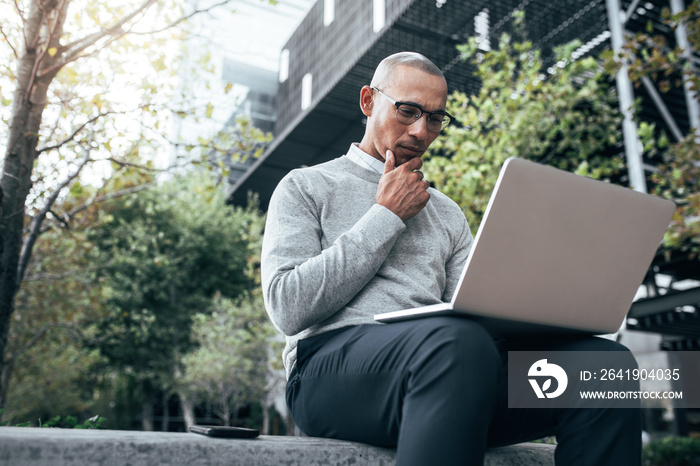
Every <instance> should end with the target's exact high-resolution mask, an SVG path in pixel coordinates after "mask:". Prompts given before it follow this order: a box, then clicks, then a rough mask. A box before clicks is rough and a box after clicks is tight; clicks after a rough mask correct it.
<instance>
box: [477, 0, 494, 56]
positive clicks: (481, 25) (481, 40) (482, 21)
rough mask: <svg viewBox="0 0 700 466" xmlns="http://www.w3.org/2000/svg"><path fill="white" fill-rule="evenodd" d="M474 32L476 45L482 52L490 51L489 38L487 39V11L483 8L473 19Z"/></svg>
mask: <svg viewBox="0 0 700 466" xmlns="http://www.w3.org/2000/svg"><path fill="white" fill-rule="evenodd" d="M474 32H476V43H477V44H479V48H480V49H481V50H483V51H484V52H488V51H489V50H491V38H490V37H489V9H488V8H484V9H483V10H481V12H480V13H479V14H478V15H476V16H475V17H474Z"/></svg>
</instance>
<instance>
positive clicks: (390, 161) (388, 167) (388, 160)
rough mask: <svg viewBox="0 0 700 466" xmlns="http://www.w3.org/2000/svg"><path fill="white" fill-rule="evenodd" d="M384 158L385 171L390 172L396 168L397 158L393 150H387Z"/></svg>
mask: <svg viewBox="0 0 700 466" xmlns="http://www.w3.org/2000/svg"><path fill="white" fill-rule="evenodd" d="M384 160H385V162H384V173H389V172H390V171H392V170H393V169H394V168H395V163H396V160H395V159H394V153H393V152H392V151H391V150H387V151H386V156H385V157H384Z"/></svg>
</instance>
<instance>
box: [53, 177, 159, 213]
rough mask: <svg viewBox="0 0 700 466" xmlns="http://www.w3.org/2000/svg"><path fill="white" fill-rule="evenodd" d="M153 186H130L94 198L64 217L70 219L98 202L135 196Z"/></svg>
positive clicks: (148, 184) (150, 184)
mask: <svg viewBox="0 0 700 466" xmlns="http://www.w3.org/2000/svg"><path fill="white" fill-rule="evenodd" d="M151 186H153V183H144V184H140V185H138V186H132V187H130V188H125V189H122V190H120V191H115V192H113V193H110V194H105V195H104V196H100V197H96V198H94V199H92V200H91V201H90V202H86V203H85V204H82V205H79V206H77V207H74V208H73V209H71V210H69V211H68V212H66V214H65V215H66V216H67V217H68V218H72V217H73V216H74V215H75V214H77V213H79V212H82V211H83V210H85V209H87V208H88V207H90V206H92V205H94V204H99V203H100V202H104V201H108V200H110V199H117V198H120V197H122V196H128V195H129V194H135V193H137V192H139V191H143V190H145V189H148V188H150V187H151Z"/></svg>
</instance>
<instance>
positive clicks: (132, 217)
mask: <svg viewBox="0 0 700 466" xmlns="http://www.w3.org/2000/svg"><path fill="white" fill-rule="evenodd" d="M207 178H210V175H205V174H200V175H197V174H188V175H186V176H181V177H176V178H174V179H172V180H170V181H168V182H166V183H164V184H162V185H161V186H159V187H157V188H154V189H152V190H149V191H144V192H141V193H139V194H137V195H135V196H132V197H130V198H128V199H125V200H118V201H114V202H113V203H110V204H109V205H106V206H105V209H103V211H102V214H103V215H104V216H105V218H104V222H103V225H102V227H101V228H100V229H96V230H94V231H93V232H91V234H90V235H89V236H88V238H89V240H90V241H91V242H92V244H93V245H94V249H93V257H92V262H93V264H95V266H96V267H97V268H98V272H97V277H96V278H97V281H98V283H99V284H100V286H101V287H102V290H103V293H104V300H105V302H106V304H107V313H106V315H105V316H104V317H103V318H101V319H99V321H97V322H96V323H95V324H94V325H93V326H92V327H91V328H90V329H88V330H87V331H86V332H85V333H86V342H87V344H88V346H89V347H91V348H95V349H97V350H98V351H99V352H100V354H101V355H102V356H103V357H105V358H106V359H107V361H108V364H109V366H110V367H111V368H112V369H118V370H124V371H126V373H128V374H132V375H133V376H134V377H136V378H137V379H139V380H143V381H149V382H152V383H154V384H155V385H161V386H162V385H163V384H164V383H165V382H166V381H167V380H170V378H171V376H172V373H173V370H174V367H175V362H176V361H177V358H178V357H179V355H180V354H183V353H185V352H187V351H189V350H191V349H192V348H193V347H194V342H193V341H192V339H191V337H190V327H191V324H192V319H193V316H194V315H195V314H197V313H208V312H210V310H211V308H212V305H213V299H214V296H216V295H218V294H221V295H223V296H226V297H231V298H235V297H237V296H239V295H241V294H243V293H244V292H246V291H248V290H249V289H251V288H252V287H253V286H254V285H255V280H254V278H253V276H251V271H250V270H251V266H252V265H251V263H250V258H251V256H253V255H254V254H257V251H254V250H253V248H254V247H255V245H256V244H257V241H258V240H259V239H258V235H259V234H260V230H261V225H262V220H261V218H260V216H259V215H258V213H257V210H256V208H255V206H251V207H250V208H248V209H242V208H237V209H235V210H230V209H227V208H226V207H225V205H224V199H223V196H224V194H223V192H222V190H221V189H219V188H218V187H216V186H214V185H213V184H212V183H211V182H209V183H207V182H205V181H206V179H207Z"/></svg>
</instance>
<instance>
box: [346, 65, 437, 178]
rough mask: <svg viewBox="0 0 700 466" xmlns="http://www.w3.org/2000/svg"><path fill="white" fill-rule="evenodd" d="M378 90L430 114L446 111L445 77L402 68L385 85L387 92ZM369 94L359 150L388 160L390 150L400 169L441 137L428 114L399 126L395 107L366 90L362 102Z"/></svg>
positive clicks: (397, 69)
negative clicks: (428, 118)
mask: <svg viewBox="0 0 700 466" xmlns="http://www.w3.org/2000/svg"><path fill="white" fill-rule="evenodd" d="M377 87H378V89H379V90H380V91H382V92H383V93H384V94H386V95H387V96H389V97H391V98H392V99H394V100H396V101H398V102H407V103H412V104H416V105H418V106H420V107H421V108H422V109H423V110H424V111H427V112H434V111H437V110H444V109H445V102H446V100H447V84H446V83H445V80H444V78H442V77H440V76H435V75H432V74H429V73H426V72H424V71H422V70H419V69H417V68H412V67H408V66H399V67H397V68H396V70H395V72H394V73H393V76H392V79H390V80H387V83H386V84H385V85H384V86H382V87H385V88H384V89H382V87H380V86H377ZM368 92H369V93H371V111H369V112H367V111H366V112H365V114H366V115H367V117H368V118H367V129H366V132H365V137H364V138H363V140H362V143H361V144H360V148H361V149H362V150H364V151H365V152H367V153H368V154H370V155H372V156H373V157H375V158H377V159H379V160H384V159H385V155H386V151H387V150H388V149H389V150H391V151H392V152H394V155H395V157H396V165H397V166H398V165H401V164H402V163H405V162H407V161H408V160H410V159H412V158H414V157H420V156H422V155H423V153H424V152H425V151H426V150H427V149H428V146H429V145H430V144H431V143H432V142H433V141H434V140H435V138H436V137H437V136H438V134H440V133H439V131H438V132H436V131H430V130H429V129H428V127H427V119H426V116H425V115H422V116H421V117H420V119H418V121H416V122H415V123H413V124H411V125H405V124H402V123H400V122H399V121H398V120H397V119H396V107H395V106H394V104H392V103H391V102H390V101H389V100H388V99H386V98H385V97H384V96H382V95H380V94H379V93H378V92H376V91H372V90H370V89H369V88H364V89H363V94H362V95H361V99H362V103H364V102H365V96H366V93H368ZM363 110H364V108H363Z"/></svg>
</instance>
